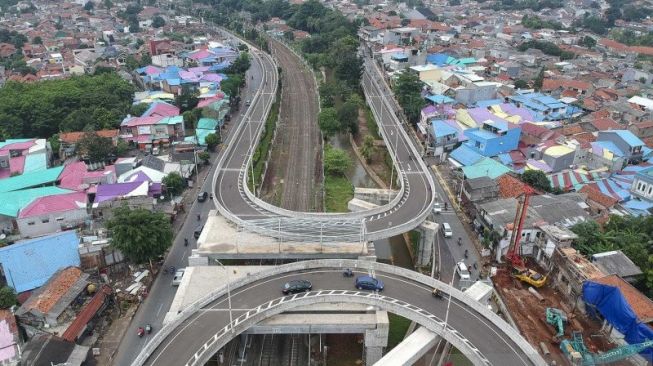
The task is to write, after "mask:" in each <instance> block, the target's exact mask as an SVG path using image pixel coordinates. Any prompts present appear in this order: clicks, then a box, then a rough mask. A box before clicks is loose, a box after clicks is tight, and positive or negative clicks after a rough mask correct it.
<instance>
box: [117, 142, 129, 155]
mask: <svg viewBox="0 0 653 366" xmlns="http://www.w3.org/2000/svg"><path fill="white" fill-rule="evenodd" d="M115 150H116V155H117V156H125V155H127V152H128V151H129V144H128V143H127V141H125V140H123V139H121V138H119V139H118V142H117V143H116V149H115Z"/></svg>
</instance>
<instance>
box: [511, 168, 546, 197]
mask: <svg viewBox="0 0 653 366" xmlns="http://www.w3.org/2000/svg"><path fill="white" fill-rule="evenodd" d="M519 178H520V179H521V180H522V181H523V182H524V183H526V184H528V185H530V186H531V187H533V188H535V189H537V190H539V191H544V192H551V191H552V188H551V182H549V178H547V177H546V174H544V172H543V171H541V170H527V171H525V172H524V174H522V175H520V176H519Z"/></svg>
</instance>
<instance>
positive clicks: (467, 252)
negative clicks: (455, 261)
mask: <svg viewBox="0 0 653 366" xmlns="http://www.w3.org/2000/svg"><path fill="white" fill-rule="evenodd" d="M467 257H469V250H467V249H465V258H467Z"/></svg>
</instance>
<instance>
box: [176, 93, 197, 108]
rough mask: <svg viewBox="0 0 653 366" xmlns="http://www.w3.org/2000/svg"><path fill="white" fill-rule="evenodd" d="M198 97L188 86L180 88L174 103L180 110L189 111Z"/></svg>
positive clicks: (194, 105) (195, 104) (195, 103)
mask: <svg viewBox="0 0 653 366" xmlns="http://www.w3.org/2000/svg"><path fill="white" fill-rule="evenodd" d="M198 102H199V99H197V96H196V95H195V92H193V91H192V90H191V89H189V88H182V89H181V94H179V95H177V96H176V97H175V104H176V105H177V107H178V108H179V109H180V110H181V111H189V110H191V109H193V108H195V107H196V106H197V103H198Z"/></svg>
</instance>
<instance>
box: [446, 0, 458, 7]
mask: <svg viewBox="0 0 653 366" xmlns="http://www.w3.org/2000/svg"><path fill="white" fill-rule="evenodd" d="M457 5H460V0H449V6H457Z"/></svg>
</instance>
